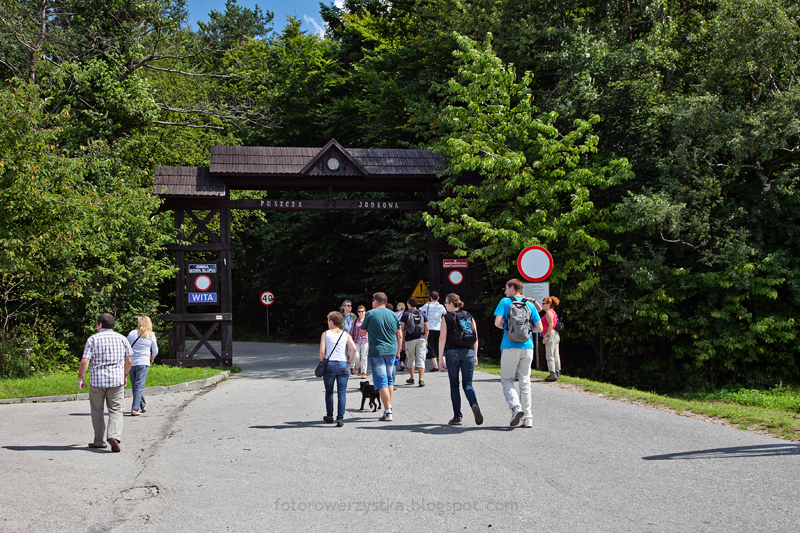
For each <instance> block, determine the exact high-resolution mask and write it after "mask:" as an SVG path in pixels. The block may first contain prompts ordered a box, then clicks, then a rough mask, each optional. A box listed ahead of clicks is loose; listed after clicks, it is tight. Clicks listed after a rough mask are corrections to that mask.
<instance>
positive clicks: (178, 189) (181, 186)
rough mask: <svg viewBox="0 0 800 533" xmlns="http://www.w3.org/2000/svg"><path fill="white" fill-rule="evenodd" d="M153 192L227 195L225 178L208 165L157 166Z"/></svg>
mask: <svg viewBox="0 0 800 533" xmlns="http://www.w3.org/2000/svg"><path fill="white" fill-rule="evenodd" d="M153 192H154V193H155V194H163V195H169V196H204V197H205V196H225V180H224V179H222V178H219V177H216V176H212V175H211V173H210V172H209V170H208V167H156V175H155V179H154V181H153Z"/></svg>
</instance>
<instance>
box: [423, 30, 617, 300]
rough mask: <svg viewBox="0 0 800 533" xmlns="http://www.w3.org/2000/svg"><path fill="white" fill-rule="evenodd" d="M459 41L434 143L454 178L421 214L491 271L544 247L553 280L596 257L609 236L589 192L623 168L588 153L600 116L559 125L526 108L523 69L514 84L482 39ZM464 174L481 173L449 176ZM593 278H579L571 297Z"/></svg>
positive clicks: (549, 116)
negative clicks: (432, 211)
mask: <svg viewBox="0 0 800 533" xmlns="http://www.w3.org/2000/svg"><path fill="white" fill-rule="evenodd" d="M458 42H459V44H460V46H461V50H460V51H458V52H456V53H455V56H456V60H457V62H458V64H459V71H458V76H457V77H456V78H454V79H453V80H451V82H450V84H449V91H448V95H449V98H448V102H449V105H448V106H447V107H446V108H444V110H443V111H442V113H441V115H440V117H439V118H440V123H441V132H442V140H441V142H440V143H439V144H438V145H437V146H436V149H437V150H438V151H439V152H441V153H442V154H443V155H444V156H445V157H446V158H447V161H448V173H450V174H454V175H455V176H456V178H451V179H450V180H449V181H448V182H447V183H448V189H447V190H448V191H452V193H451V195H450V196H449V197H448V198H446V199H444V200H442V201H440V202H437V203H435V204H434V205H435V206H436V208H437V209H438V210H439V211H440V212H441V213H442V216H438V215H426V221H427V222H428V224H429V225H430V226H431V227H432V228H433V231H434V234H435V235H436V236H437V237H441V236H446V237H447V240H448V243H449V244H451V245H453V246H455V247H456V249H457V250H458V252H459V253H460V254H461V255H466V256H468V257H469V258H470V259H471V260H473V261H475V262H485V264H486V265H487V267H488V268H489V269H491V270H493V271H495V272H498V273H506V272H508V271H509V267H510V266H511V264H512V263H513V262H514V261H515V260H516V256H517V254H518V253H519V251H520V250H522V249H523V248H524V247H525V246H528V245H531V244H544V245H545V246H546V247H548V248H549V249H550V250H551V252H554V254H555V256H556V257H557V258H558V259H559V262H558V269H557V271H556V272H555V273H554V278H553V279H554V280H564V279H566V278H567V276H570V275H573V274H575V273H580V272H584V271H586V270H587V269H589V268H590V267H592V266H596V265H597V264H599V263H601V262H602V258H601V254H602V253H603V252H604V251H605V250H607V249H608V243H607V242H605V241H604V240H603V239H602V238H601V237H600V236H599V235H598V230H599V229H602V228H603V227H604V226H605V225H606V224H607V219H608V212H607V211H606V210H603V209H598V208H597V207H596V206H595V202H594V200H593V196H594V195H595V194H596V191H598V190H602V189H605V188H608V187H611V186H613V185H617V184H619V183H620V182H622V181H623V180H624V179H625V178H626V177H627V176H628V168H629V166H628V164H627V162H626V161H625V160H615V161H611V162H610V163H609V164H608V165H602V164H598V162H597V161H596V160H595V159H594V158H593V157H592V155H593V154H595V153H596V152H597V142H598V139H597V137H596V136H594V135H592V134H591V128H592V125H593V124H595V123H597V122H598V121H599V117H597V116H594V117H591V118H590V119H589V120H576V121H575V123H574V128H575V129H574V130H572V131H569V132H567V133H561V132H559V130H558V129H557V128H556V127H555V122H556V119H557V115H556V114H555V113H540V112H539V110H538V109H537V108H535V107H533V98H532V95H531V92H530V89H529V84H530V79H531V75H530V74H526V75H525V76H524V77H523V79H522V80H520V81H517V76H516V72H515V70H514V68H513V67H506V66H504V65H503V63H502V61H501V60H500V59H498V58H497V56H495V54H494V52H493V51H492V49H491V46H490V44H489V42H488V41H487V42H486V43H485V44H484V45H482V46H480V45H477V44H476V43H475V42H474V41H472V40H470V39H468V38H466V37H459V38H458ZM465 172H477V173H479V174H480V175H481V176H484V179H483V180H482V181H481V182H480V183H479V184H467V185H461V184H459V181H458V179H457V176H458V175H460V174H462V173H465ZM594 283H596V279H594V277H593V276H591V274H589V275H587V276H586V278H585V279H584V281H583V282H582V283H581V284H580V285H579V286H578V288H577V289H576V291H575V294H574V296H575V297H579V296H580V295H581V293H582V292H583V291H584V290H586V289H587V288H589V287H591V286H592V285H593V284H594Z"/></svg>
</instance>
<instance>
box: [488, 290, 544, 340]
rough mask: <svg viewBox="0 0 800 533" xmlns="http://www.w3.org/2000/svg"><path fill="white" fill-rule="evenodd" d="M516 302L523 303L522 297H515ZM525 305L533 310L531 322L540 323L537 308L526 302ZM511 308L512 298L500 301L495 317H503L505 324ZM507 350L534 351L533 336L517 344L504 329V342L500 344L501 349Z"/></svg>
mask: <svg viewBox="0 0 800 533" xmlns="http://www.w3.org/2000/svg"><path fill="white" fill-rule="evenodd" d="M514 299H515V300H516V301H518V302H519V301H521V300H522V298H521V297H520V296H514ZM525 305H527V306H528V309H530V310H531V320H533V323H534V324H535V323H537V322H539V320H540V318H539V313H538V312H537V311H536V308H535V307H534V306H533V304H532V303H530V302H525ZM510 307H511V298H503V299H502V300H500V303H498V304H497V308H496V309H495V310H494V316H501V317H503V321H504V322H505V321H506V320H507V317H508V310H509V308H510ZM506 348H531V349H533V334H531V338H530V339H528V341H527V342H516V341H512V340H511V339H509V338H508V332H507V331H506V330H505V328H503V342H502V343H500V349H501V350H505V349H506Z"/></svg>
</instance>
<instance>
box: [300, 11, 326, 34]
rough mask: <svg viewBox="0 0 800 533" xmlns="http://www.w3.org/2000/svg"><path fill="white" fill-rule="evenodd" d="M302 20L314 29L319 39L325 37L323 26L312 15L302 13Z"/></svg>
mask: <svg viewBox="0 0 800 533" xmlns="http://www.w3.org/2000/svg"><path fill="white" fill-rule="evenodd" d="M303 20H304V21H305V22H306V24H308V25H309V26H311V29H312V30H313V31H314V33H316V34H317V37H319V38H320V39H322V38H324V37H325V28H323V27H322V26H321V25H320V23H319V22H317V21H316V19H315V18H314V17H309V16H308V15H303Z"/></svg>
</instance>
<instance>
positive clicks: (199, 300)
mask: <svg viewBox="0 0 800 533" xmlns="http://www.w3.org/2000/svg"><path fill="white" fill-rule="evenodd" d="M189 303H190V304H215V303H217V293H216V292H190V293H189Z"/></svg>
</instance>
